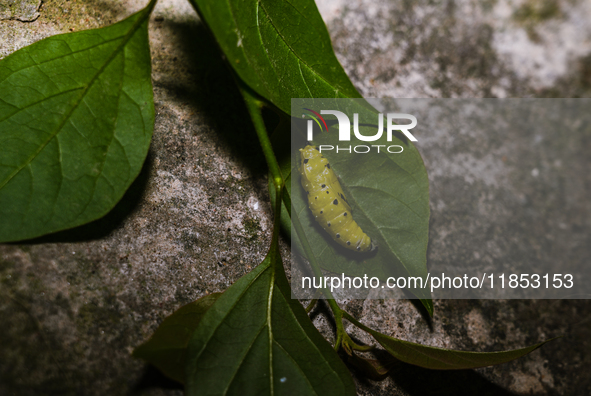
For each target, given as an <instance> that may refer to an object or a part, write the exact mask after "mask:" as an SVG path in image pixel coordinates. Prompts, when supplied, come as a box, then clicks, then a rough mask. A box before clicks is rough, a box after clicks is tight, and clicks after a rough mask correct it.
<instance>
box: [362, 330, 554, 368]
mask: <svg viewBox="0 0 591 396" xmlns="http://www.w3.org/2000/svg"><path fill="white" fill-rule="evenodd" d="M366 331H367V330H366ZM369 333H370V334H371V335H372V336H373V337H374V338H375V339H376V340H377V341H378V342H379V343H380V344H381V345H382V346H383V347H384V348H385V349H386V351H388V352H389V353H390V354H391V355H392V356H394V357H395V358H397V359H399V360H401V361H403V362H406V363H410V364H414V365H416V366H420V367H424V368H428V369H433V370H460V369H473V368H477V367H486V366H493V365H495V364H501V363H507V362H510V361H511V360H515V359H517V358H520V357H522V356H524V355H527V354H528V353H530V352H532V351H534V350H536V349H538V348H539V347H541V346H542V345H544V344H545V343H547V342H549V341H551V340H548V341H544V342H540V343H539V344H535V345H531V346H528V347H526V348H521V349H513V350H510V351H502V352H468V351H454V350H451V349H444V348H437V347H432V346H427V345H421V344H415V343H413V342H408V341H403V340H399V339H396V338H392V337H388V336H387V335H384V334H381V333H378V332H377V331H374V330H371V331H369Z"/></svg>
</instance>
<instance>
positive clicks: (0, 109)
mask: <svg viewBox="0 0 591 396" xmlns="http://www.w3.org/2000/svg"><path fill="white" fill-rule="evenodd" d="M154 3H155V1H152V2H151V3H150V5H149V6H148V7H146V8H145V9H144V10H142V11H140V12H138V13H136V14H134V15H132V16H130V17H129V18H127V19H125V20H123V21H121V22H119V23H116V24H114V25H112V26H109V27H105V28H102V29H95V30H87V31H82V32H76V33H69V34H64V35H58V36H54V37H50V38H47V39H45V40H42V41H39V42H37V43H35V44H32V45H30V46H28V47H25V48H23V49H21V50H19V51H17V52H15V53H14V54H12V55H10V56H8V57H7V58H5V59H4V60H2V61H1V62H0V218H1V219H2V222H0V242H7V241H16V240H21V239H27V238H33V237H37V236H40V235H44V234H47V233H50V232H55V231H59V230H63V229H66V228H71V227H75V226H78V225H81V224H84V223H87V222H90V221H92V220H95V219H97V218H99V217H101V216H103V215H105V214H106V213H107V212H108V211H109V210H110V209H111V208H112V207H113V206H114V205H115V204H116V203H117V201H119V199H121V197H122V196H123V193H124V192H125V190H126V189H127V188H128V187H129V185H130V184H131V183H132V181H133V180H134V179H135V178H136V176H137V175H138V174H139V172H140V169H141V167H142V164H143V162H144V159H145V157H146V155H147V152H148V147H149V145H150V139H151V136H152V131H153V126H154V104H153V94H152V84H151V64H150V48H149V44H148V19H149V15H150V12H151V10H152V8H153V6H154Z"/></svg>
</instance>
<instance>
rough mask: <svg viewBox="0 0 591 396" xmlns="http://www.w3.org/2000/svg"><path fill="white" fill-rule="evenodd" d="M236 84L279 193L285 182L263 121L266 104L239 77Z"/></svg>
mask: <svg viewBox="0 0 591 396" xmlns="http://www.w3.org/2000/svg"><path fill="white" fill-rule="evenodd" d="M236 82H237V83H238V87H239V88H240V92H241V93H242V97H243V98H244V102H245V103H246V108H247V110H248V112H249V114H250V119H251V120H252V123H253V125H254V129H255V131H256V134H257V137H258V138H259V143H260V144H261V148H262V149H263V154H264V155H265V160H266V161H267V165H268V166H269V171H270V172H271V175H272V176H273V184H274V185H275V190H276V191H278V188H283V186H284V184H285V182H284V181H283V176H282V175H281V171H280V170H279V164H278V163H277V159H276V158H275V154H274V153H273V146H272V145H271V141H270V140H269V135H268V134H267V129H266V127H265V121H264V120H263V114H262V108H263V105H264V102H263V101H262V100H261V99H259V97H258V95H257V94H256V93H254V92H253V91H252V90H251V89H250V87H248V86H247V85H246V84H244V82H243V81H242V80H241V79H240V78H239V77H236ZM277 198H278V200H279V201H281V195H277ZM279 209H280V212H281V205H279Z"/></svg>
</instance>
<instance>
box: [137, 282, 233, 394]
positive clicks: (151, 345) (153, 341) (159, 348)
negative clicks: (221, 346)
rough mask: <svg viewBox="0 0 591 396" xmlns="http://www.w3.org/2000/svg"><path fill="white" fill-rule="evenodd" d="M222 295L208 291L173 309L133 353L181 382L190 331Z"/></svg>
mask: <svg viewBox="0 0 591 396" xmlns="http://www.w3.org/2000/svg"><path fill="white" fill-rule="evenodd" d="M221 295H222V294H221V293H212V294H208V295H206V296H203V297H201V298H200V299H199V300H197V301H193V302H192V303H189V304H187V305H184V306H182V307H181V308H179V309H177V310H176V311H174V313H173V314H172V315H170V316H168V317H167V318H166V319H164V321H162V323H161V324H160V326H158V328H157V329H156V331H155V332H154V334H153V335H152V337H151V338H150V339H149V340H148V341H146V342H145V343H143V344H142V345H140V346H138V347H137V348H136V349H135V350H134V351H133V356H135V357H137V358H140V359H144V360H145V361H147V362H149V363H151V364H153V365H154V366H156V367H158V368H159V369H160V371H162V372H163V373H164V374H165V375H167V376H168V377H170V378H172V379H173V380H175V381H178V382H181V383H184V382H185V365H186V356H187V346H188V345H189V340H190V339H191V335H193V332H194V331H195V329H197V326H198V325H199V323H200V322H201V319H202V318H203V316H204V315H205V313H206V312H207V310H208V309H209V308H210V307H211V306H212V305H213V303H215V302H216V301H217V299H218V298H219V297H220V296H221Z"/></svg>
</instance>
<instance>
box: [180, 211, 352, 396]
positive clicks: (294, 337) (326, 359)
mask: <svg viewBox="0 0 591 396" xmlns="http://www.w3.org/2000/svg"><path fill="white" fill-rule="evenodd" d="M276 225H277V221H276ZM274 240H275V243H273V244H272V248H271V251H270V252H269V254H268V255H267V257H266V258H265V260H264V261H263V262H262V263H261V264H260V265H259V266H258V267H257V268H255V269H254V270H253V271H252V272H250V273H249V274H247V275H245V276H244V277H242V278H240V279H239V280H238V281H237V282H236V283H235V284H234V285H232V286H231V287H230V288H229V289H228V290H226V291H225V292H224V294H223V295H222V296H221V297H220V298H219V299H218V300H217V301H216V303H215V304H214V305H213V306H212V307H211V309H209V310H208V311H207V313H206V314H205V316H204V317H203V320H202V321H201V323H200V325H199V327H198V328H197V330H196V331H195V333H194V334H193V337H192V338H191V341H190V343H189V359H188V364H187V376H186V378H187V381H186V387H185V390H186V393H187V394H188V395H227V394H230V395H273V394H280V395H309V394H318V395H335V396H336V395H339V396H340V395H355V385H354V383H353V380H352V378H351V375H350V374H349V372H348V370H347V368H346V367H345V365H344V364H343V363H342V361H341V360H340V359H339V357H338V355H337V354H336V352H335V351H334V350H333V349H332V348H331V347H330V345H329V344H328V342H327V341H326V340H325V339H324V338H323V337H322V336H321V335H320V333H319V332H318V330H316V328H315V327H314V326H313V325H312V322H311V321H310V319H309V318H308V316H307V315H306V312H305V311H304V308H303V307H302V306H301V305H300V303H299V302H298V301H297V300H293V299H292V298H291V290H290V288H289V285H288V283H287V279H286V277H285V273H284V271H283V266H282V264H281V259H280V257H279V254H278V251H277V250H278V248H277V244H276V239H275V238H274Z"/></svg>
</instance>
